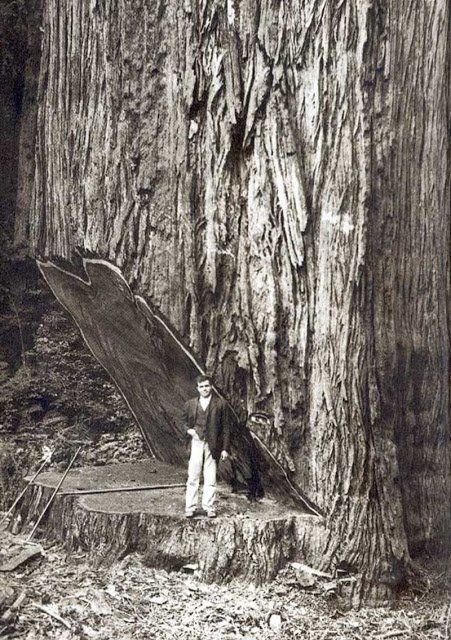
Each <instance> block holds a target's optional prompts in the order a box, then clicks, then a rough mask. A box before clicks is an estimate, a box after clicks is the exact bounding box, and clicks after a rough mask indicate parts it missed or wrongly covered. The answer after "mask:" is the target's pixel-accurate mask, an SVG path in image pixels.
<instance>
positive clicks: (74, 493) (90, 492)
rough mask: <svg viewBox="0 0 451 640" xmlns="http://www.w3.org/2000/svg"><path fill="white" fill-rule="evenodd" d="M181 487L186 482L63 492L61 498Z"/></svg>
mask: <svg viewBox="0 0 451 640" xmlns="http://www.w3.org/2000/svg"><path fill="white" fill-rule="evenodd" d="M180 487H186V482H184V483H183V484H182V483H181V482H180V483H178V484H148V485H144V486H142V487H136V486H135V487H111V488H110V489H78V490H74V491H61V493H60V495H61V496H89V495H93V494H96V493H121V492H125V491H152V490H155V489H177V488H180Z"/></svg>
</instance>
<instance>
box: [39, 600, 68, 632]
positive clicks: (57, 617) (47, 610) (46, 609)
mask: <svg viewBox="0 0 451 640" xmlns="http://www.w3.org/2000/svg"><path fill="white" fill-rule="evenodd" d="M33 604H34V606H35V607H36V609H39V611H43V612H44V613H46V614H47V615H48V616H50V617H51V618H54V619H55V620H58V622H61V624H63V625H64V626H65V627H67V628H68V629H72V627H71V625H70V624H69V623H68V622H67V620H64V618H62V617H61V616H60V615H59V614H58V613H56V612H55V611H53V607H51V606H48V607H46V606H45V605H41V604H36V603H33Z"/></svg>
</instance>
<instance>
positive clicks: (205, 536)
mask: <svg viewBox="0 0 451 640" xmlns="http://www.w3.org/2000/svg"><path fill="white" fill-rule="evenodd" d="M59 477H60V474H58V473H55V472H48V473H44V474H42V475H41V476H40V477H39V479H38V481H37V482H36V483H35V484H34V485H32V487H31V489H30V490H29V491H28V493H27V494H26V496H25V497H24V499H23V500H22V502H21V503H20V504H19V505H18V507H17V508H16V510H15V512H14V514H13V518H12V521H11V523H10V526H13V527H16V528H17V527H18V526H20V527H21V528H22V530H24V529H26V528H27V527H29V526H30V525H31V523H32V522H34V521H36V519H37V518H38V517H39V514H40V513H41V510H42V508H43V507H44V505H45V503H46V501H47V500H48V497H49V496H50V495H51V492H52V490H53V489H54V487H55V486H56V484H57V482H58V480H59ZM185 479H186V475H185V473H184V472H183V470H181V469H180V468H177V467H172V466H170V465H167V464H164V463H161V462H157V461H155V460H152V461H144V462H138V463H129V464H115V465H108V466H103V467H87V468H79V469H74V470H72V471H71V472H70V473H69V475H68V476H67V478H66V480H65V481H64V484H63V485H62V487H61V491H62V492H68V491H75V490H87V489H99V488H102V489H103V488H115V487H121V486H124V485H125V486H130V487H133V486H145V485H150V484H151V485H155V484H169V483H179V482H184V480H185ZM184 494H185V492H184V488H183V487H179V488H171V489H161V490H155V489H153V490H143V491H125V492H121V493H111V494H108V493H102V494H93V495H86V494H85V495H82V496H76V495H67V494H66V495H64V494H57V495H56V497H55V500H54V502H53V504H52V505H51V507H50V509H49V512H48V514H47V515H46V518H45V519H44V521H43V523H42V527H41V531H42V533H43V534H44V535H45V536H46V537H48V538H52V539H55V540H57V541H60V542H62V543H63V544H64V546H65V548H66V549H67V551H69V552H79V551H84V552H87V554H88V556H89V559H90V561H91V562H92V563H93V564H94V565H95V566H100V565H103V566H105V565H106V566H108V565H110V564H112V563H113V562H115V561H116V560H118V559H120V558H122V557H124V556H125V555H126V554H128V553H131V552H138V553H142V554H144V561H145V563H146V564H147V565H148V566H155V567H158V568H165V569H180V568H182V566H183V565H185V564H188V563H192V564H197V565H198V567H199V575H200V577H201V579H203V580H204V581H207V582H227V581H229V580H231V579H232V578H239V579H243V580H247V581H250V582H253V583H254V584H257V585H258V584H261V583H263V582H266V581H269V580H271V579H272V578H274V576H275V575H276V574H277V572H278V571H279V570H280V569H281V568H282V567H283V566H284V565H285V564H286V563H287V562H288V561H293V560H302V561H303V562H306V563H308V564H311V565H315V564H316V562H315V560H316V553H317V551H316V550H317V549H319V548H320V546H321V540H322V539H323V537H324V535H325V533H326V530H325V525H324V522H323V520H322V518H320V517H318V516H315V515H311V514H306V513H303V512H302V511H301V510H299V509H295V508H292V507H291V508H290V507H286V506H284V505H281V504H280V503H278V502H277V501H276V500H275V499H272V498H270V497H267V498H264V499H263V500H260V501H258V502H256V501H249V500H248V499H247V497H246V496H245V495H244V494H239V493H238V494H237V493H235V494H234V493H232V492H231V490H230V488H229V487H228V486H226V485H225V484H220V485H219V487H218V500H217V512H218V517H217V518H215V519H208V518H207V517H205V516H202V515H199V516H198V517H195V518H194V519H187V518H185V516H184Z"/></svg>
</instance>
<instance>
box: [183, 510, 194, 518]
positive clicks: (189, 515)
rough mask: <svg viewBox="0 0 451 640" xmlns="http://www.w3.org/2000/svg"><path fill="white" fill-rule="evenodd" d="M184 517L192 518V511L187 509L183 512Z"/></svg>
mask: <svg viewBox="0 0 451 640" xmlns="http://www.w3.org/2000/svg"><path fill="white" fill-rule="evenodd" d="M185 518H194V512H193V511H187V512H186V513H185Z"/></svg>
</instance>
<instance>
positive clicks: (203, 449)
mask: <svg viewBox="0 0 451 640" xmlns="http://www.w3.org/2000/svg"><path fill="white" fill-rule="evenodd" d="M202 466H203V468H204V490H203V493H202V508H203V509H205V511H207V512H210V513H211V512H214V510H215V507H214V505H215V498H216V462H215V460H214V459H213V457H212V455H211V451H210V447H209V446H208V444H207V443H206V442H205V441H204V440H200V439H199V438H192V439H191V456H190V459H189V465H188V482H187V483H186V508H185V510H186V513H187V514H189V513H194V510H195V509H196V507H197V502H198V499H199V481H200V474H201V472H202Z"/></svg>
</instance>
